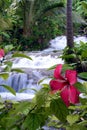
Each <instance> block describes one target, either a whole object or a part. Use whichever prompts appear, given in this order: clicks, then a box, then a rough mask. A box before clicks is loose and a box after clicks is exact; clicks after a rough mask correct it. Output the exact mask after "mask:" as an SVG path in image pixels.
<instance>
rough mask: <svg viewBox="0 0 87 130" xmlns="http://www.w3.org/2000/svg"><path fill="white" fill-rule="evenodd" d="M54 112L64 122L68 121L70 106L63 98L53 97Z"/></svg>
mask: <svg viewBox="0 0 87 130" xmlns="http://www.w3.org/2000/svg"><path fill="white" fill-rule="evenodd" d="M50 108H51V111H52V113H53V114H54V115H55V116H56V117H57V118H58V119H59V120H60V121H62V122H65V121H66V117H67V115H68V108H67V107H66V106H65V104H64V103H63V101H62V99H60V98H59V99H53V100H52V101H51V104H50Z"/></svg>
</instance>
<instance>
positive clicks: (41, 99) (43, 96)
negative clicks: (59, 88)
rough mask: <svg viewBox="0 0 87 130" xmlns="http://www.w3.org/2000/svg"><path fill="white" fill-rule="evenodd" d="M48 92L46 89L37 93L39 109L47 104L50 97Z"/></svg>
mask: <svg viewBox="0 0 87 130" xmlns="http://www.w3.org/2000/svg"><path fill="white" fill-rule="evenodd" d="M48 92H49V89H48V88H47V87H44V88H42V89H40V90H39V91H38V92H37V93H36V97H35V98H36V103H37V104H38V107H41V106H42V105H44V104H45V103H47V99H48V96H49V95H48Z"/></svg>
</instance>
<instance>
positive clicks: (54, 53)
mask: <svg viewBox="0 0 87 130" xmlns="http://www.w3.org/2000/svg"><path fill="white" fill-rule="evenodd" d="M74 41H75V42H76V43H77V44H79V42H80V41H83V42H87V38H86V37H84V36H77V37H74ZM65 47H66V37H65V36H60V37H56V38H55V39H53V40H51V41H50V46H49V48H47V49H45V50H43V51H37V52H36V51H34V52H25V54H27V55H29V56H30V57H31V58H32V60H28V59H26V58H15V59H13V66H12V68H21V69H23V70H24V71H25V72H26V73H17V72H12V73H10V76H9V78H8V80H3V79H2V78H0V84H6V85H8V86H11V87H12V88H14V90H15V91H16V96H14V95H12V94H11V93H9V92H8V91H7V90H6V89H4V88H3V87H2V86H1V87H0V95H1V97H2V98H3V99H13V100H18V101H20V100H29V99H32V98H33V97H34V94H35V91H34V89H36V90H39V89H40V88H41V87H42V85H39V84H38V82H39V81H40V80H41V79H43V78H46V80H44V81H43V83H49V81H50V78H49V76H52V75H53V71H52V70H50V71H48V70H47V69H48V68H49V67H51V66H53V65H55V64H59V63H64V61H63V60H62V59H61V58H59V56H60V55H62V50H63V49H64V48H65ZM7 59H8V56H7ZM22 89H25V91H23V92H22V93H19V92H20V90H22Z"/></svg>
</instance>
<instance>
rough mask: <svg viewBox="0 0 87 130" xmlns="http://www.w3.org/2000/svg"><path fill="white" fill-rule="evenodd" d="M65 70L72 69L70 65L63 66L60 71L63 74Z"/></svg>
mask: <svg viewBox="0 0 87 130" xmlns="http://www.w3.org/2000/svg"><path fill="white" fill-rule="evenodd" d="M67 69H73V67H72V66H71V65H68V64H63V68H62V71H63V72H65V71H66V70H67Z"/></svg>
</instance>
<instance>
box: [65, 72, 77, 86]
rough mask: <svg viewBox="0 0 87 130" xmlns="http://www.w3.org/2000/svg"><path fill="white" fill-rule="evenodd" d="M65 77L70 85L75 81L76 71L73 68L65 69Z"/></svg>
mask: <svg viewBox="0 0 87 130" xmlns="http://www.w3.org/2000/svg"><path fill="white" fill-rule="evenodd" d="M65 77H66V78H67V80H68V81H69V83H70V85H73V84H75V83H76V82H77V72H76V71H75V70H66V73H65Z"/></svg>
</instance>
